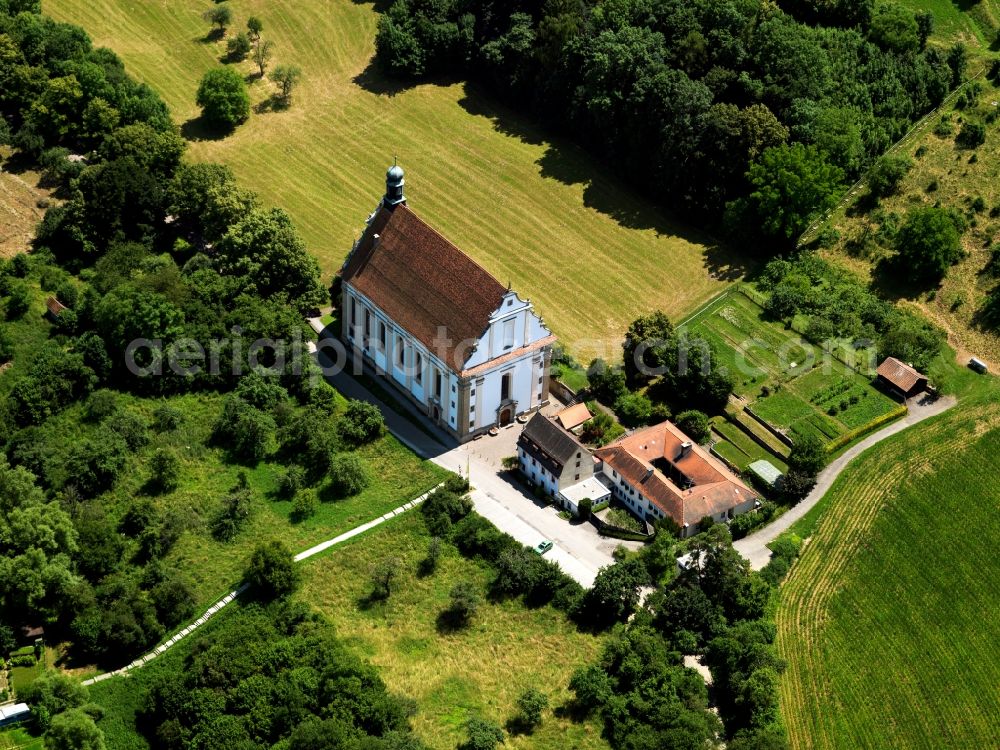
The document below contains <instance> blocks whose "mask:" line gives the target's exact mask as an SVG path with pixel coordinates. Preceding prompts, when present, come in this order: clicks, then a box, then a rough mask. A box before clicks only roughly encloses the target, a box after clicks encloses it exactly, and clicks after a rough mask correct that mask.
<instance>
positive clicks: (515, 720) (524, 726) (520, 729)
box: [504, 716, 535, 737]
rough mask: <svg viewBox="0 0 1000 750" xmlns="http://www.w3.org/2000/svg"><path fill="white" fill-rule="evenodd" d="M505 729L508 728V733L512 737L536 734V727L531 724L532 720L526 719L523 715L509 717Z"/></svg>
mask: <svg viewBox="0 0 1000 750" xmlns="http://www.w3.org/2000/svg"><path fill="white" fill-rule="evenodd" d="M504 729H506V730H507V734H509V735H511V736H512V737H516V736H518V735H530V734H534V732H535V727H534V726H532V725H531V722H529V721H527V720H525V718H524V717H523V716H513V717H511V718H509V719H507V722H506V723H505V724H504Z"/></svg>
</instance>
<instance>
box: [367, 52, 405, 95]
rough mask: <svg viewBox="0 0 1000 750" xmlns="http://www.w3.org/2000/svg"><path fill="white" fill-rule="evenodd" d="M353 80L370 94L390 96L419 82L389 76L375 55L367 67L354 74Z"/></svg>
mask: <svg viewBox="0 0 1000 750" xmlns="http://www.w3.org/2000/svg"><path fill="white" fill-rule="evenodd" d="M351 81H352V82H353V83H354V84H355V85H356V86H360V87H361V88H362V89H364V90H365V91H367V92H368V93H370V94H375V95H376V96H390V97H391V96H396V94H400V93H402V92H404V91H407V90H408V89H412V88H414V87H415V86H416V85H417V83H418V82H417V81H403V80H400V79H397V78H392V77H391V76H387V75H386V74H385V73H383V72H382V71H381V70H380V69H379V66H378V63H377V62H376V60H375V58H374V57H373V58H372V59H371V60H369V61H368V65H367V66H366V67H365V69H364V70H362V71H361V72H360V73H358V74H357V75H356V76H354V78H352V79H351Z"/></svg>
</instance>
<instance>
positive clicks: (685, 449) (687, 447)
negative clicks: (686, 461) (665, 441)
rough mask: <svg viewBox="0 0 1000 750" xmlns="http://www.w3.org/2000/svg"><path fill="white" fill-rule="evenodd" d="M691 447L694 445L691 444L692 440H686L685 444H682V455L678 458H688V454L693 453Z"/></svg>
mask: <svg viewBox="0 0 1000 750" xmlns="http://www.w3.org/2000/svg"><path fill="white" fill-rule="evenodd" d="M691 445H692V443H691V441H690V440H685V441H684V442H683V443H681V453H680V455H679V456H678V458H684V456H686V455H687V454H688V453H690V452H691Z"/></svg>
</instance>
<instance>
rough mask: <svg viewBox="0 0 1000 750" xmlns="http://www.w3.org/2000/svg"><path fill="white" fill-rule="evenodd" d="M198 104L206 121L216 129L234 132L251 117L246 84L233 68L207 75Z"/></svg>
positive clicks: (201, 86)
mask: <svg viewBox="0 0 1000 750" xmlns="http://www.w3.org/2000/svg"><path fill="white" fill-rule="evenodd" d="M195 101H196V103H197V104H198V106H199V107H201V114H202V117H203V118H204V119H205V121H206V122H207V123H208V124H209V125H211V126H213V127H217V128H222V129H225V130H231V129H232V128H234V127H236V126H237V125H239V124H240V123H241V122H243V121H245V120H246V119H247V118H248V117H249V116H250V95H249V94H248V93H247V85H246V82H245V81H244V80H243V76H241V75H240V74H239V73H238V72H237V71H235V70H233V69H232V68H216V69H214V70H210V71H208V72H207V73H205V75H204V76H203V77H202V79H201V84H200V85H199V86H198V94H197V96H196V98H195Z"/></svg>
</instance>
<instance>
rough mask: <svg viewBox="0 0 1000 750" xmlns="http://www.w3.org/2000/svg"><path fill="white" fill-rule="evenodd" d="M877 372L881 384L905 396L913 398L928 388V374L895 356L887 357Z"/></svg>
mask: <svg viewBox="0 0 1000 750" xmlns="http://www.w3.org/2000/svg"><path fill="white" fill-rule="evenodd" d="M876 372H877V373H878V383H879V385H881V386H882V387H883V388H885V389H886V390H888V391H890V392H893V393H897V394H899V395H900V396H902V397H903V398H911V397H912V396H916V395H917V394H919V393H923V392H924V391H925V390H927V376H926V375H924V374H922V373H920V372H919V371H917V370H915V369H913V367H911V366H910V365H908V364H906V363H905V362H901V361H900V360H898V359H896V358H895V357H887V358H886V360H885V361H884V362H883V363H882V364H880V365H879V366H878V370H877V371H876Z"/></svg>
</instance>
